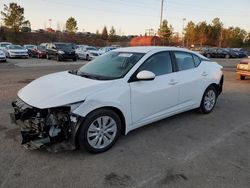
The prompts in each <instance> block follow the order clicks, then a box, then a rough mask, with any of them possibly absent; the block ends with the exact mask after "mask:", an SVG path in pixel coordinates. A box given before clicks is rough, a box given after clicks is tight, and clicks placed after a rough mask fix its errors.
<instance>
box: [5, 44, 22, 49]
mask: <svg viewBox="0 0 250 188" xmlns="http://www.w3.org/2000/svg"><path fill="white" fill-rule="evenodd" d="M8 48H9V49H11V50H15V49H23V47H22V46H18V45H15V46H8Z"/></svg>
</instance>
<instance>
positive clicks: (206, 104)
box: [199, 86, 217, 114]
mask: <svg viewBox="0 0 250 188" xmlns="http://www.w3.org/2000/svg"><path fill="white" fill-rule="evenodd" d="M216 101H217V91H216V89H215V88H214V87H213V86H209V87H208V88H207V89H206V91H205V93H204V95H203V97H202V101H201V105H200V108H199V111H200V112H201V113H203V114H208V113H210V112H212V110H213V109H214V107H215V104H216Z"/></svg>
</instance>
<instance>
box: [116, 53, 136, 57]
mask: <svg viewBox="0 0 250 188" xmlns="http://www.w3.org/2000/svg"><path fill="white" fill-rule="evenodd" d="M132 55H133V54H129V53H120V54H119V55H118V56H119V57H131V56H132Z"/></svg>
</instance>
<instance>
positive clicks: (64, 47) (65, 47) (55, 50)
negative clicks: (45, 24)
mask: <svg viewBox="0 0 250 188" xmlns="http://www.w3.org/2000/svg"><path fill="white" fill-rule="evenodd" d="M46 57H47V59H52V58H54V59H56V60H57V61H62V60H66V59H72V60H73V61H77V58H78V56H77V54H76V53H75V49H74V47H73V46H72V44H70V43H49V44H48V45H47V48H46Z"/></svg>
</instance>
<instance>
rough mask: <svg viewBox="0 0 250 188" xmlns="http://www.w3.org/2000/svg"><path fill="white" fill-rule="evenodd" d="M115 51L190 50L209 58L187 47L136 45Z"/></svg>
mask: <svg viewBox="0 0 250 188" xmlns="http://www.w3.org/2000/svg"><path fill="white" fill-rule="evenodd" d="M113 51H116V52H134V53H145V54H146V53H148V52H150V51H155V52H157V51H183V52H190V53H193V54H196V55H197V56H199V57H202V58H203V59H207V58H206V57H204V56H202V55H201V54H199V53H197V52H193V51H190V50H188V49H185V48H178V47H171V46H136V47H126V48H118V49H116V50H113Z"/></svg>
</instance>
